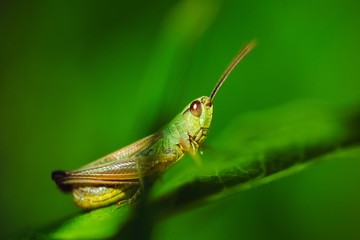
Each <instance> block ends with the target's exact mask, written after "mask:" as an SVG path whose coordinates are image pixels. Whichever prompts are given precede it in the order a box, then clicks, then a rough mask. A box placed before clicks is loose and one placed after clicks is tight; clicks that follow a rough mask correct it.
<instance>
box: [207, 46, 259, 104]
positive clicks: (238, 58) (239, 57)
mask: <svg viewBox="0 0 360 240" xmlns="http://www.w3.org/2000/svg"><path fill="white" fill-rule="evenodd" d="M256 43H257V41H256V40H252V41H251V42H250V43H248V44H247V45H245V47H244V48H242V49H241V50H240V52H239V53H238V55H237V56H236V58H235V59H234V60H233V61H232V62H231V64H230V65H229V67H228V68H227V69H226V70H225V72H224V73H223V75H222V76H221V77H220V79H219V81H218V82H217V83H216V85H215V87H214V90H213V91H212V93H211V95H210V101H211V102H212V101H213V99H214V97H215V95H216V93H217V92H218V91H219V89H220V87H221V86H222V85H223V83H224V82H225V80H226V79H227V77H228V76H229V75H230V73H231V72H232V70H234V68H235V67H236V65H237V64H238V63H239V62H240V61H241V60H242V59H243V58H244V57H245V56H246V55H247V54H248V53H249V52H250V51H251V50H252V49H253V48H254V47H255V46H256Z"/></svg>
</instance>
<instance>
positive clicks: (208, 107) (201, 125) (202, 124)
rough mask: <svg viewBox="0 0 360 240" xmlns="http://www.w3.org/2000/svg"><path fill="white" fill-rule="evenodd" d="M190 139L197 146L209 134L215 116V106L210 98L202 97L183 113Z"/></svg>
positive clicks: (188, 106)
mask: <svg viewBox="0 0 360 240" xmlns="http://www.w3.org/2000/svg"><path fill="white" fill-rule="evenodd" d="M182 116H183V118H184V120H185V123H186V127H187V130H188V134H189V137H191V138H192V140H194V141H195V142H196V143H197V144H199V145H200V144H201V143H202V142H204V140H205V138H206V137H207V135H208V133H209V128H210V124H211V120H212V116H213V105H212V103H211V99H210V98H209V97H200V98H197V99H195V100H194V101H192V102H191V103H190V104H189V105H187V106H186V107H185V109H184V110H183V112H182Z"/></svg>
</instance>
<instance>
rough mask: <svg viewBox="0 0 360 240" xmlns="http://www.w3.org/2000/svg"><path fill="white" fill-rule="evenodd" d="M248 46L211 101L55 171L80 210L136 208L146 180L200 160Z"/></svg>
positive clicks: (202, 101) (196, 103)
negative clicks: (218, 105)
mask: <svg viewBox="0 0 360 240" xmlns="http://www.w3.org/2000/svg"><path fill="white" fill-rule="evenodd" d="M254 46H255V42H254V41H253V42H251V43H249V44H247V45H246V46H245V47H244V48H243V49H242V50H241V51H240V52H239V54H238V55H237V56H236V58H235V59H234V61H233V62H232V63H231V64H230V66H229V67H228V68H227V69H226V71H225V72H224V74H223V75H222V76H221V78H220V79H219V81H218V82H217V84H216V85H215V88H214V89H213V91H212V92H211V95H210V97H206V96H204V97H200V98H197V99H195V100H194V101H192V102H191V103H190V104H189V105H187V106H186V107H185V109H184V110H183V111H181V113H179V114H178V115H177V116H176V117H175V118H174V119H173V120H172V121H171V122H170V123H169V124H167V125H166V126H165V127H163V128H162V129H161V130H159V131H158V132H156V133H154V134H152V135H150V136H148V137H145V138H143V139H141V140H139V141H137V142H135V143H133V144H131V145H129V146H126V147H124V148H121V149H119V150H117V151H115V152H113V153H110V154H109V155H107V156H105V157H102V158H100V159H98V160H96V161H94V162H91V163H89V164H87V165H85V166H83V167H81V168H80V169H78V170H74V171H54V172H53V173H52V179H53V180H54V181H55V182H56V184H57V185H58V186H59V187H60V189H62V190H63V191H65V192H66V191H71V192H72V194H73V200H74V202H75V204H76V205H77V206H79V207H80V208H83V209H89V210H90V209H95V208H100V207H105V206H107V205H110V204H114V203H117V205H116V206H117V207H119V206H121V205H122V204H123V203H128V204H131V203H132V202H134V200H135V199H136V198H137V196H138V195H139V194H140V192H141V189H142V183H143V180H142V179H143V177H147V176H157V175H161V174H163V173H165V172H166V171H167V170H168V169H169V168H171V167H172V166H173V165H175V163H177V162H178V161H180V159H181V158H182V157H184V155H185V153H190V155H192V156H194V158H195V159H196V153H197V151H198V149H199V146H200V145H201V144H202V143H203V142H204V140H205V139H206V137H207V136H208V133H209V128H210V124H211V120H212V116H213V104H212V102H213V100H214V97H215V95H216V93H217V92H218V90H219V89H220V87H221V86H222V84H223V83H224V82H225V80H226V79H227V77H228V76H229V74H230V73H231V71H232V70H233V69H234V68H235V66H236V65H237V64H238V63H239V62H240V60H242V59H243V58H244V57H245V55H246V54H247V53H249V52H250V51H251V50H252V49H253V47H254Z"/></svg>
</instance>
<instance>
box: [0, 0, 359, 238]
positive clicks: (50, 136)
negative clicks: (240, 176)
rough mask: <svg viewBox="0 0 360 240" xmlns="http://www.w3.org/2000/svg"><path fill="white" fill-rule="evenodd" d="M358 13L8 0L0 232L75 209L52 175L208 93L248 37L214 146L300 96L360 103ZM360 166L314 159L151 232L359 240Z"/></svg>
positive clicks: (184, 2)
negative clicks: (236, 124)
mask: <svg viewBox="0 0 360 240" xmlns="http://www.w3.org/2000/svg"><path fill="white" fill-rule="evenodd" d="M359 12H360V4H359V3H357V2H356V1H350V0H348V1H308V0H305V1H258V0H256V1H237V0H227V1H226V0H224V1H220V0H208V1H206V0H179V1H165V0H163V1H151V2H150V1H143V0H134V1H101V2H100V1H93V2H90V1H73V2H70V1H69V2H64V1H61V2H56V1H32V2H27V1H24V2H8V3H5V2H2V3H0V91H1V93H0V104H1V107H0V114H1V124H0V131H1V144H0V148H1V150H0V154H1V165H2V166H1V169H0V186H1V192H2V194H1V199H0V206H1V218H0V219H1V220H0V221H1V223H0V226H1V231H0V238H9V237H14V236H18V235H19V234H22V233H26V232H28V231H33V230H35V229H39V228H42V227H46V226H47V225H49V224H52V223H54V222H56V221H61V219H63V218H66V217H69V216H71V215H72V214H75V213H78V212H80V210H79V209H78V208H76V207H75V206H74V204H73V202H72V200H71V196H69V195H64V194H62V193H61V192H60V191H59V190H58V189H57V187H56V186H55V184H54V183H53V182H52V181H51V178H50V174H51V171H53V170H56V169H75V168H78V167H80V166H81V165H83V164H85V163H88V162H89V161H92V160H94V159H96V158H98V157H101V156H103V155H105V154H107V153H109V152H111V151H114V150H116V149H118V148H120V147H122V146H125V145H127V144H129V143H131V142H133V141H135V140H137V139H139V138H141V137H144V136H146V135H148V134H150V133H152V132H154V131H155V130H156V129H158V128H159V127H161V126H162V125H164V124H165V123H167V122H168V121H169V120H171V119H172V117H174V116H175V114H177V113H178V112H180V111H181V110H182V109H183V107H184V106H185V105H187V104H188V103H189V102H190V101H191V100H192V99H194V98H196V97H199V96H202V95H209V94H210V91H211V90H212V88H213V86H214V85H215V83H216V81H217V79H218V77H219V76H220V75H221V73H222V72H223V71H224V69H225V67H226V66H227V65H228V64H229V62H230V61H231V59H232V58H233V57H234V56H235V54H236V53H237V51H238V50H239V49H240V48H241V47H242V46H243V45H244V43H245V42H248V41H249V40H251V39H253V38H256V39H258V42H259V44H258V46H257V47H256V49H254V51H253V52H252V53H251V54H249V56H248V57H246V59H245V61H243V62H242V63H241V64H240V66H239V67H238V68H237V69H236V70H235V71H234V72H233V73H232V75H231V77H230V78H229V81H228V82H226V84H225V85H224V87H223V88H222V89H221V91H220V92H219V93H218V95H217V97H216V102H215V107H214V108H215V109H214V111H215V112H214V114H215V115H214V120H213V125H212V129H211V133H210V136H209V138H208V140H209V141H208V142H209V144H210V145H211V139H216V136H217V135H218V134H219V133H220V132H221V130H222V129H223V128H224V126H226V125H227V123H228V122H229V121H230V120H231V119H232V118H234V117H235V116H237V115H239V114H242V113H246V112H249V111H254V110H262V109H268V108H271V107H274V106H278V105H281V104H283V103H287V102H290V101H293V100H298V99H317V100H323V101H326V102H329V103H332V104H336V105H340V106H342V105H343V106H350V105H355V104H356V103H358V102H359V100H360V97H359V96H360V94H359V93H360V81H359V77H360V68H359V63H360V59H359V56H360V45H359V42H360V28H359V26H360V14H359ZM212 147H214V148H216V146H212ZM186 160H188V159H186ZM359 168H360V161H359V159H353V160H348V161H331V162H326V163H323V164H320V165H317V166H315V167H313V168H310V169H307V170H305V171H303V172H301V173H298V174H296V175H293V176H291V177H288V178H284V179H281V180H279V181H276V182H274V183H271V184H268V185H264V186H261V187H259V188H256V189H253V190H250V191H247V192H244V193H241V194H238V195H235V196H233V197H230V198H227V199H225V200H223V201H219V202H217V203H215V204H212V205H209V206H205V207H202V208H199V209H196V210H194V211H190V212H186V213H184V214H180V215H177V216H175V217H173V218H171V219H169V220H167V221H164V222H161V223H159V225H158V226H156V229H155V232H154V238H155V239H168V238H170V237H171V238H175V237H176V238H178V239H183V238H185V237H186V238H187V239H198V238H199V237H203V238H205V237H206V238H210V239H217V238H225V239H233V238H234V237H241V238H242V239H284V238H285V239H286V238H292V239H319V238H326V239H339V238H344V239H350V238H352V239H354V238H360V233H359V231H358V229H359V227H360V220H359V216H360V205H359V202H360V193H359V187H360V174H359V173H360V171H359ZM172 171H176V168H174V169H173V170H172Z"/></svg>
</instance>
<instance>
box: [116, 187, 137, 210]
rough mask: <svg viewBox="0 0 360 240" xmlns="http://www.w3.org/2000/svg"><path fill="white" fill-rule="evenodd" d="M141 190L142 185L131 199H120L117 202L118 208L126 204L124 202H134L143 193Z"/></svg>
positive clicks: (129, 203)
mask: <svg viewBox="0 0 360 240" xmlns="http://www.w3.org/2000/svg"><path fill="white" fill-rule="evenodd" d="M141 191H142V187H141V186H140V187H139V188H138V190H137V191H136V192H135V193H134V194H133V195H132V196H131V197H130V198H129V199H125V200H121V201H119V202H118V203H117V204H116V208H119V207H122V206H124V204H128V205H131V204H132V203H134V202H135V201H136V200H137V199H138V198H139V196H140V195H141Z"/></svg>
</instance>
